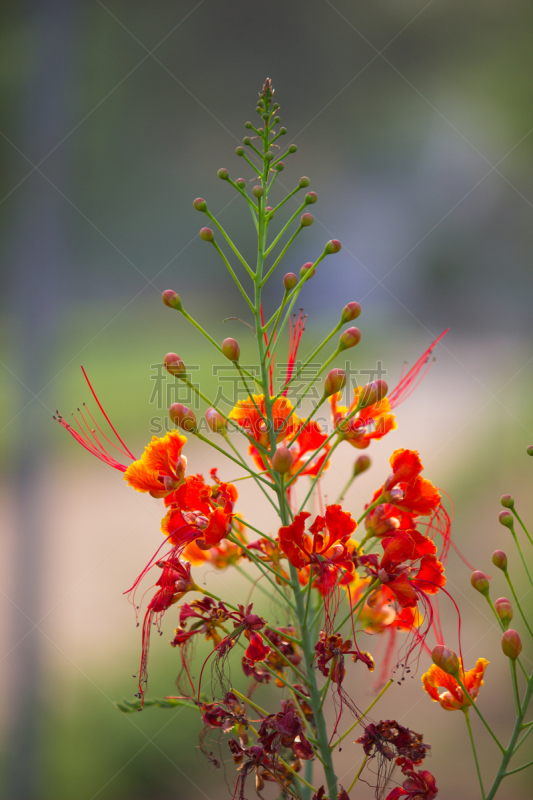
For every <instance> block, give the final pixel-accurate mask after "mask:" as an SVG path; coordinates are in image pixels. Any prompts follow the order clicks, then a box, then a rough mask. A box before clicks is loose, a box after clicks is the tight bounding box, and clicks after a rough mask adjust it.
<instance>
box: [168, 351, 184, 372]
mask: <svg viewBox="0 0 533 800" xmlns="http://www.w3.org/2000/svg"><path fill="white" fill-rule="evenodd" d="M163 364H164V365H165V369H166V371H167V372H170V374H171V375H176V376H177V377H180V376H182V375H185V373H186V371H187V370H186V369H185V364H184V363H183V361H182V360H181V358H180V357H179V356H178V355H177V354H176V353H167V354H166V356H165V358H164V359H163Z"/></svg>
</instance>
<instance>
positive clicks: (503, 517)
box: [498, 511, 513, 530]
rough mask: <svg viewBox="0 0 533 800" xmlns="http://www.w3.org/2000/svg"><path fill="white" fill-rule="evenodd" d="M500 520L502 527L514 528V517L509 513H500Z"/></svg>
mask: <svg viewBox="0 0 533 800" xmlns="http://www.w3.org/2000/svg"><path fill="white" fill-rule="evenodd" d="M498 519H499V520H500V525H504V526H505V527H506V528H511V530H512V528H513V515H512V514H511V513H510V512H509V511H500V513H499V514H498Z"/></svg>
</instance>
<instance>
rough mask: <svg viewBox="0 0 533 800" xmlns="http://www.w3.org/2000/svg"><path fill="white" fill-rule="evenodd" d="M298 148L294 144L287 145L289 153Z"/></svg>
mask: <svg viewBox="0 0 533 800" xmlns="http://www.w3.org/2000/svg"><path fill="white" fill-rule="evenodd" d="M297 150H298V148H297V147H296V145H295V144H290V145H289V153H295V152H296V151H297Z"/></svg>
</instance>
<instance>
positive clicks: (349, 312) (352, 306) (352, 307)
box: [341, 300, 361, 324]
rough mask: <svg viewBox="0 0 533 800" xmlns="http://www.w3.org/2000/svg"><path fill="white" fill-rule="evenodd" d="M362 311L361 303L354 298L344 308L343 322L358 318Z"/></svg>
mask: <svg viewBox="0 0 533 800" xmlns="http://www.w3.org/2000/svg"><path fill="white" fill-rule="evenodd" d="M360 313H361V306H360V305H359V303H356V302H355V300H352V302H351V303H347V304H346V305H345V306H344V308H343V309H342V313H341V322H342V323H343V324H344V323H346V322H353V320H354V319H357V317H358V316H359V314H360Z"/></svg>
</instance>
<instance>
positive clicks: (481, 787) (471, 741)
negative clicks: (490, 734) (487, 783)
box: [463, 706, 485, 800]
mask: <svg viewBox="0 0 533 800" xmlns="http://www.w3.org/2000/svg"><path fill="white" fill-rule="evenodd" d="M463 712H464V715H465V720H466V727H467V728H468V735H469V736H470V744H471V745H472V752H473V753H474V761H475V762H476V770H477V777H478V780H479V786H480V789H481V797H482V798H483V800H485V789H484V788H483V779H482V778H481V770H480V768H479V762H478V760H477V753H476V745H475V742H474V734H473V733H472V726H471V725H470V717H469V716H468V706H467V707H466V708H463Z"/></svg>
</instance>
